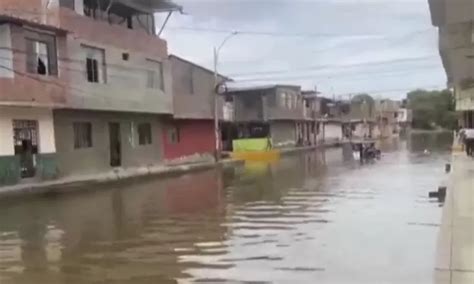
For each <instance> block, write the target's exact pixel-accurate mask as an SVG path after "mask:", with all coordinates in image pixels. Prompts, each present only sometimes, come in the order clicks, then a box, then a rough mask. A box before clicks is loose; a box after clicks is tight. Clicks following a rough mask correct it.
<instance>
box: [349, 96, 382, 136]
mask: <svg viewBox="0 0 474 284" xmlns="http://www.w3.org/2000/svg"><path fill="white" fill-rule="evenodd" d="M343 120H344V121H345V122H347V123H348V125H349V126H350V129H351V133H350V135H349V136H350V137H351V138H356V139H361V138H375V135H374V129H375V122H376V112H375V101H374V99H373V98H372V97H371V96H370V95H367V94H359V95H356V96H354V97H352V99H351V101H350V110H349V112H347V113H345V114H344V115H343Z"/></svg>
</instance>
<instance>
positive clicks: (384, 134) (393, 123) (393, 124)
mask: <svg viewBox="0 0 474 284" xmlns="http://www.w3.org/2000/svg"><path fill="white" fill-rule="evenodd" d="M399 109H400V102H398V101H394V100H389V99H380V100H376V101H375V113H376V129H375V134H374V136H375V138H391V137H393V136H398V135H399V132H400V130H399V123H398V114H399V112H398V111H399Z"/></svg>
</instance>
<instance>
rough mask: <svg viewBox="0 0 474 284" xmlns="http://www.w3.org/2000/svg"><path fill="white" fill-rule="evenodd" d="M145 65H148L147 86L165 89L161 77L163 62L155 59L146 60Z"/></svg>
mask: <svg viewBox="0 0 474 284" xmlns="http://www.w3.org/2000/svg"><path fill="white" fill-rule="evenodd" d="M147 65H148V66H150V67H149V69H150V70H147V71H146V73H147V83H146V85H147V88H150V89H160V90H162V91H164V90H165V82H164V78H163V63H161V62H159V61H155V60H150V59H148V60H147Z"/></svg>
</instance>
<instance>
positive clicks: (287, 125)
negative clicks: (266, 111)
mask: <svg viewBox="0 0 474 284" xmlns="http://www.w3.org/2000/svg"><path fill="white" fill-rule="evenodd" d="M270 133H271V137H272V142H273V147H277V148H278V147H285V146H294V145H296V122H293V121H272V122H271V123H270Z"/></svg>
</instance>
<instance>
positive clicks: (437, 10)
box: [428, 0, 453, 27]
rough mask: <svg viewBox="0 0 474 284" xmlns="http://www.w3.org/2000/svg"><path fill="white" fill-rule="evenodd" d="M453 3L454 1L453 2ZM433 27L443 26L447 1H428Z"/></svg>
mask: <svg viewBox="0 0 474 284" xmlns="http://www.w3.org/2000/svg"><path fill="white" fill-rule="evenodd" d="M451 1H453V0H451ZM428 4H429V6H430V12H431V23H432V24H433V26H437V27H439V26H442V25H443V24H444V22H445V19H446V0H428Z"/></svg>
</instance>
